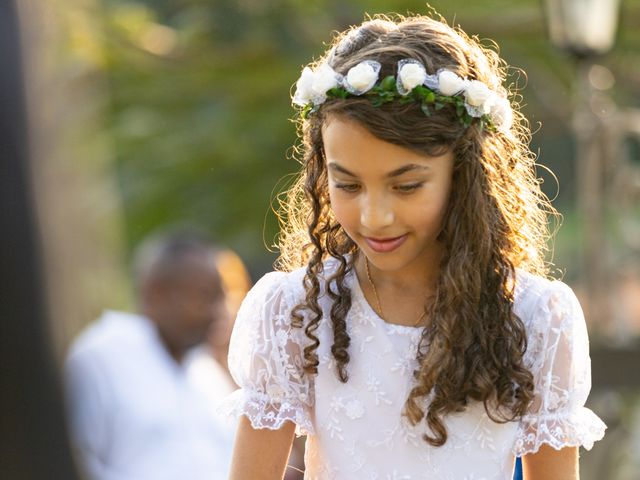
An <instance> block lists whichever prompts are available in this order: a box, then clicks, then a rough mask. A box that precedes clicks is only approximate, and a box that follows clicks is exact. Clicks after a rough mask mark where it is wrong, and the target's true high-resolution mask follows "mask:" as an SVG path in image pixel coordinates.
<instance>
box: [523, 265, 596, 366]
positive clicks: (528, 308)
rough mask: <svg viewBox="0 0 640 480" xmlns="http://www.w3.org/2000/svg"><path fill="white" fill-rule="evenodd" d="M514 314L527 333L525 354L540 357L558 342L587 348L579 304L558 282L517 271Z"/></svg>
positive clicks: (583, 320)
mask: <svg viewBox="0 0 640 480" xmlns="http://www.w3.org/2000/svg"><path fill="white" fill-rule="evenodd" d="M514 312H515V313H516V315H518V316H519V317H520V319H521V320H522V322H523V323H524V326H525V329H526V331H527V338H528V343H529V347H528V349H527V350H528V354H531V355H532V354H533V352H538V354H541V353H542V352H543V351H544V350H545V348H547V347H548V346H549V345H550V344H552V343H554V342H555V343H557V342H558V341H563V342H567V343H568V344H571V345H588V341H589V340H588V334H587V326H586V322H585V318H584V314H583V311H582V308H581V306H580V302H579V301H578V299H577V297H576V295H575V293H574V292H573V290H572V289H571V287H569V286H568V285H567V284H566V283H564V282H562V281H560V280H550V279H547V278H543V277H539V276H536V275H533V274H531V273H528V272H523V271H520V270H518V272H517V283H516V296H515V303H514ZM563 339H564V340H563Z"/></svg>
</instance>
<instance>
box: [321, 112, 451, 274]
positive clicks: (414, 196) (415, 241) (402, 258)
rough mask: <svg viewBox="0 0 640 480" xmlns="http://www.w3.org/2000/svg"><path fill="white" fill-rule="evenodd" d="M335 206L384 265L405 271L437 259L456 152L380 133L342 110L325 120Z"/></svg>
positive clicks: (348, 228)
mask: <svg viewBox="0 0 640 480" xmlns="http://www.w3.org/2000/svg"><path fill="white" fill-rule="evenodd" d="M322 138H323V142H324V150H325V155H326V164H327V174H328V179H329V197H330V199H331V208H332V210H333V212H334V215H335V217H336V219H337V221H338V222H339V223H340V225H342V227H343V228H344V230H345V231H346V233H347V234H348V235H349V237H350V238H351V239H352V240H353V241H354V242H355V243H356V244H357V245H358V247H359V248H360V250H361V251H362V252H363V253H364V254H365V255H366V256H367V258H369V260H370V261H371V263H372V264H374V265H375V266H376V267H377V268H379V269H381V270H386V271H389V272H391V271H400V270H402V269H404V268H406V267H411V268H416V267H417V268H420V267H421V266H424V267H427V268H428V267H429V266H430V265H428V264H429V263H430V262H434V261H437V260H438V259H439V255H440V251H441V250H440V245H439V244H438V241H437V237H438V234H439V233H440V230H441V225H442V220H443V217H444V215H445V212H446V208H447V204H448V200H449V192H450V191H451V178H452V172H453V154H452V153H451V151H447V153H445V154H443V155H441V156H437V157H432V156H429V155H426V154H422V153H418V152H416V151H414V150H410V149H407V148H404V147H400V146H398V145H394V144H392V143H388V142H385V141H383V140H380V139H378V138H377V137H375V136H373V135H372V134H371V133H369V131H368V130H366V129H365V128H364V127H362V126H361V125H360V124H359V123H357V122H355V121H353V120H348V119H343V118H340V117H338V116H332V117H330V118H329V119H328V120H327V121H326V122H325V125H324V126H323V129H322Z"/></svg>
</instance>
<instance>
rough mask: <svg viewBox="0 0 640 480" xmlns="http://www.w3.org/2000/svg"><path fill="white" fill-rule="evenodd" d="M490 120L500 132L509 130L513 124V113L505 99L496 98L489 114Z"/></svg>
mask: <svg viewBox="0 0 640 480" xmlns="http://www.w3.org/2000/svg"><path fill="white" fill-rule="evenodd" d="M489 115H490V116H491V120H492V121H493V123H494V124H495V126H496V127H498V128H499V129H501V130H509V129H510V128H511V124H512V123H513V111H512V110H511V104H510V103H509V100H508V99H507V98H503V97H499V98H496V99H495V100H494V102H493V104H492V105H491V111H490V112H489Z"/></svg>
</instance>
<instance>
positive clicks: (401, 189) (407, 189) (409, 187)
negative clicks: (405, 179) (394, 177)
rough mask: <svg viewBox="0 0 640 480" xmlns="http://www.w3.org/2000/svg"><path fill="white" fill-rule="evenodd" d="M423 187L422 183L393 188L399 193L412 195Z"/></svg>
mask: <svg viewBox="0 0 640 480" xmlns="http://www.w3.org/2000/svg"><path fill="white" fill-rule="evenodd" d="M423 185H424V182H418V183H405V184H402V185H396V186H395V187H394V188H395V190H396V191H398V192H400V193H413V192H415V191H416V190H418V189H419V188H421V187H422V186H423Z"/></svg>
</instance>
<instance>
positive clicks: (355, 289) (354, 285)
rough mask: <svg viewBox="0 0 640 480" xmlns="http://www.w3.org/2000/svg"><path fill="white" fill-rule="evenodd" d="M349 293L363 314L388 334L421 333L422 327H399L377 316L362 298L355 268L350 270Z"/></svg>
mask: <svg viewBox="0 0 640 480" xmlns="http://www.w3.org/2000/svg"><path fill="white" fill-rule="evenodd" d="M350 275H351V291H352V292H353V294H354V297H355V300H356V301H357V302H358V303H359V304H360V306H361V308H362V310H363V313H364V314H365V315H366V316H368V317H371V318H373V319H375V321H376V323H379V324H382V326H384V327H385V328H386V329H387V331H388V332H391V333H402V334H405V335H407V334H409V335H416V334H418V333H421V332H422V330H423V329H424V326H417V327H412V326H410V325H400V324H398V323H390V322H387V321H386V320H385V319H384V318H382V317H381V316H380V315H378V312H376V311H375V309H374V308H373V307H372V306H371V304H370V303H369V302H368V301H367V298H366V297H365V296H364V291H363V290H362V286H361V285H360V280H359V279H358V274H357V273H356V270H355V268H352V269H351V272H350Z"/></svg>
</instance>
